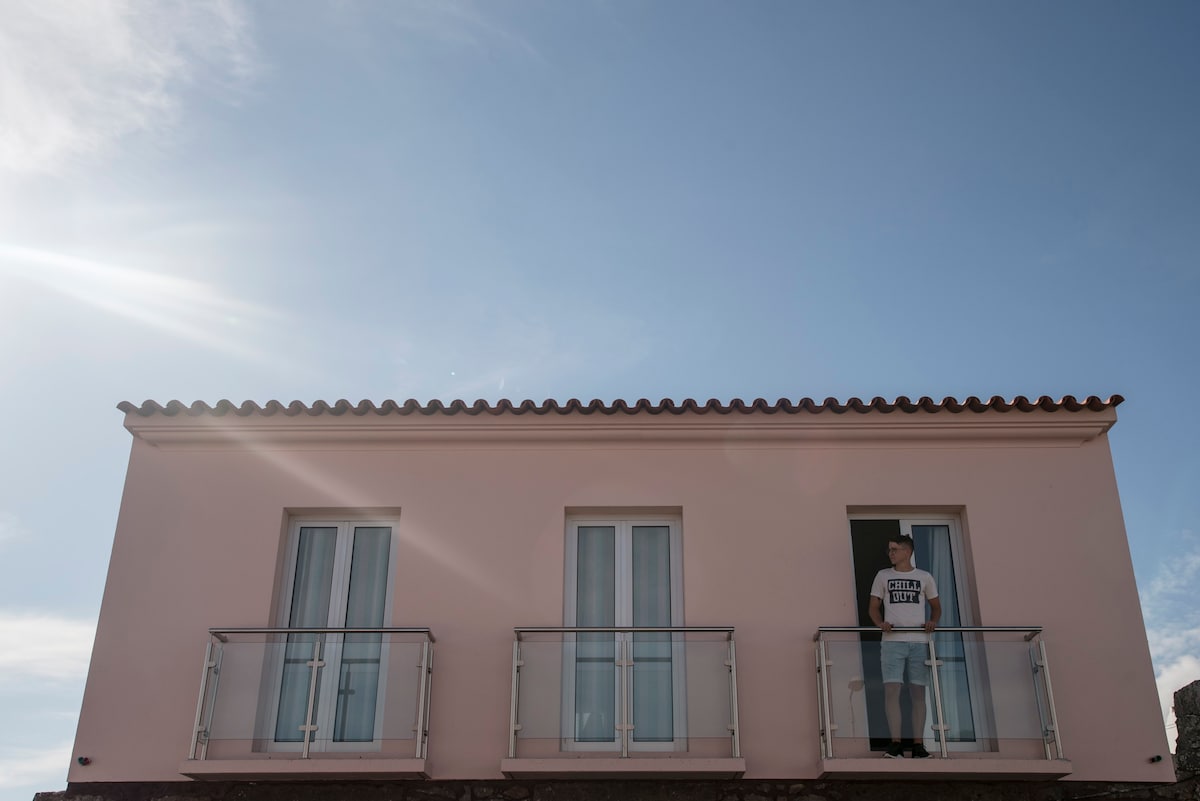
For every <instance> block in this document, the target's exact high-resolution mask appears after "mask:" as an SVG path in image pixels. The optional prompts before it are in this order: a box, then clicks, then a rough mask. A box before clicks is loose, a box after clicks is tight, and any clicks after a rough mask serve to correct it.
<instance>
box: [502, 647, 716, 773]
mask: <svg viewBox="0 0 1200 801" xmlns="http://www.w3.org/2000/svg"><path fill="white" fill-rule="evenodd" d="M520 649H521V651H520V653H521V662H522V664H521V668H520V672H519V674H518V698H519V700H518V703H517V715H516V718H517V725H518V726H519V728H518V730H517V741H518V748H517V750H518V756H520V757H529V758H535V757H536V758H545V757H552V756H568V757H586V756H613V755H615V754H617V753H619V752H620V751H621V729H620V728H619V727H620V726H621V725H623V724H629V725H631V726H632V729H631V730H630V733H629V744H628V748H629V750H630V751H631V752H638V753H636V755H637V756H653V755H656V754H657V755H660V756H665V755H669V754H672V753H675V754H678V753H681V752H682V753H687V754H688V755H692V756H728V755H729V753H730V748H731V746H730V741H731V728H730V726H731V720H732V718H731V702H732V699H731V696H730V671H729V667H728V665H727V661H728V659H729V643H728V642H727V641H726V640H725V635H724V634H721V633H718V634H715V635H714V634H709V633H700V634H697V633H687V634H685V633H682V632H639V633H636V634H635V633H632V632H629V633H621V634H609V633H604V634H597V633H565V634H564V633H540V632H537V633H528V634H523V635H522V639H521V641H520ZM622 654H627V655H628V657H629V661H630V664H629V665H627V666H622V665H621V661H622V658H623V657H622ZM622 684H624V693H622ZM622 698H624V699H625V701H624V703H625V708H624V709H622Z"/></svg>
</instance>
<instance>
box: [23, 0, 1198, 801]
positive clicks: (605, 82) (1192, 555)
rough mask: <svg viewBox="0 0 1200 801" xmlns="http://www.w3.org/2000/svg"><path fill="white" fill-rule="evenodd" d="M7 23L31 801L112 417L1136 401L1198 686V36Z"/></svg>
mask: <svg viewBox="0 0 1200 801" xmlns="http://www.w3.org/2000/svg"><path fill="white" fill-rule="evenodd" d="M0 5H2V6H3V15H4V20H5V22H4V24H3V25H2V26H0V52H3V53H4V54H5V58H4V59H3V61H0V381H2V382H3V392H0V412H3V414H2V416H0V419H2V420H3V421H4V422H3V423H2V424H0V452H2V453H3V454H5V458H4V459H3V460H0V461H2V463H0V634H3V639H4V641H5V648H4V649H3V652H2V653H0V703H3V704H4V706H5V709H6V716H5V718H6V720H8V721H9V722H10V724H9V725H7V726H5V727H3V729H2V730H0V798H4V799H7V798H13V799H27V798H29V797H31V796H32V793H33V792H34V791H36V790H46V789H56V788H60V787H62V786H63V784H64V781H65V772H66V764H67V762H68V760H69V758H70V750H69V749H70V742H71V739H72V737H73V733H74V717H75V715H76V714H77V712H78V704H79V698H80V694H81V691H82V682H83V678H84V673H85V672H86V660H87V654H88V650H89V648H90V643H91V636H92V631H93V628H94V621H95V617H96V614H97V612H98V608H99V603H100V595H101V591H102V588H103V583H104V575H105V569H106V564H107V560H108V554H109V549H110V547H111V544H112V534H113V529H114V526H115V522H116V514H117V508H118V504H119V501H120V495H121V487H122V482H123V474H124V468H125V461H126V459H127V454H128V449H129V435H128V434H127V433H126V432H125V431H124V429H123V428H122V427H121V419H122V418H121V415H120V413H119V412H117V411H116V410H115V408H114V407H115V405H116V403H117V402H119V401H121V400H131V401H134V402H141V401H142V400H144V399H147V398H152V399H156V400H159V401H164V402H165V401H166V400H169V399H172V398H178V399H181V400H184V401H189V402H190V401H192V400H197V399H203V400H207V401H210V402H215V401H216V400H218V399H221V398H229V399H232V400H234V401H241V400H245V399H252V400H256V401H259V402H265V401H267V400H270V399H273V398H274V399H281V400H284V401H289V400H292V399H300V400H303V401H306V402H311V401H313V400H317V399H324V400H329V401H333V400H337V399H338V398H348V399H350V400H352V401H357V400H360V399H363V398H367V399H371V400H375V401H382V400H384V399H387V398H395V399H397V400H403V399H405V398H409V397H415V398H417V399H420V400H428V399H432V398H440V399H444V400H448V399H451V398H465V399H468V400H473V399H475V398H480V397H481V398H486V399H489V400H496V399H499V398H502V397H507V398H513V399H521V398H532V399H535V400H542V399H545V398H556V399H560V400H565V399H567V398H570V397H578V398H583V399H590V398H601V399H604V400H613V399H616V398H626V399H629V400H634V399H637V398H640V397H647V398H650V399H653V400H658V399H660V398H664V397H666V398H673V399H676V400H682V399H684V398H687V397H694V398H699V399H704V398H708V397H716V398H719V399H722V400H729V399H731V398H735V397H740V398H746V399H752V398H755V397H765V398H768V399H772V400H774V399H776V398H780V397H787V398H792V399H796V398H800V397H803V396H812V397H815V398H818V399H821V398H824V397H827V396H834V397H838V398H842V399H845V398H848V397H851V396H859V397H864V398H869V397H872V396H875V395H881V396H884V397H887V398H894V397H896V396H898V395H909V396H912V397H918V396H921V395H930V396H932V397H935V398H939V399H940V398H942V397H944V396H946V395H951V396H956V397H960V398H962V397H965V396H968V395H980V396H985V397H986V396H990V395H993V394H1000V395H1003V396H1005V397H1012V396H1014V395H1018V394H1025V395H1031V396H1037V395H1042V394H1047V395H1051V396H1054V397H1059V396H1061V395H1064V394H1074V395H1077V396H1085V395H1089V394H1097V395H1101V396H1107V395H1109V394H1112V393H1120V394H1122V395H1125V396H1126V397H1127V399H1128V400H1127V402H1126V403H1125V404H1123V405H1122V406H1121V407H1120V409H1119V414H1120V422H1119V423H1118V425H1117V426H1116V428H1115V429H1114V430H1113V432H1112V435H1111V442H1112V448H1113V453H1114V458H1115V462H1116V468H1117V476H1118V481H1119V484H1120V488H1121V495H1122V501H1123V504H1124V508H1125V514H1126V522H1127V526H1128V529H1129V534H1130V547H1131V550H1132V553H1133V559H1134V564H1135V568H1136V571H1137V576H1138V581H1139V587H1140V589H1141V592H1142V597H1143V606H1144V611H1145V614H1146V618H1147V628H1148V631H1149V634H1150V640H1151V644H1152V649H1153V651H1154V656H1155V663H1156V670H1157V672H1158V674H1159V676H1160V685H1161V687H1162V689H1163V692H1164V693H1167V692H1169V691H1170V690H1173V689H1175V688H1176V687H1178V686H1181V685H1182V684H1184V683H1186V682H1187V681H1190V680H1191V679H1194V678H1200V613H1197V612H1196V605H1195V602H1194V598H1193V597H1191V595H1192V593H1191V588H1192V587H1194V586H1196V584H1197V583H1198V582H1200V525H1198V524H1197V522H1196V520H1197V518H1198V516H1200V492H1198V491H1197V489H1198V486H1200V456H1198V455H1197V454H1200V423H1198V422H1197V415H1196V412H1195V410H1194V409H1193V407H1194V406H1195V405H1196V399H1197V398H1198V397H1200V376H1198V371H1197V365H1198V364H1200V345H1198V342H1200V322H1197V320H1198V317H1200V316H1198V315H1197V313H1196V311H1195V307H1196V306H1197V302H1198V301H1200V149H1198V148H1197V146H1196V143H1197V142H1200V104H1198V103H1197V102H1196V94H1195V93H1196V87H1197V86H1200V48H1197V47H1196V46H1195V42H1196V41H1197V36H1198V35H1200V6H1197V5H1196V4H1195V3H1188V2H1178V3H1172V2H1155V3H1152V4H1132V3H1112V2H1060V3H1052V4H1047V3H1040V2H1010V3H1003V4H1000V3H994V4H983V3H952V2H940V3H918V2H914V3H905V4H883V3H840V4H832V3H802V2H756V3H739V4H733V3H709V2H700V1H699V0H695V1H693V0H689V1H688V2H683V1H682V0H680V1H678V2H656V3H635V2H606V1H603V0H595V1H594V2H586V1H584V0H581V2H573V3H558V2H550V1H549V0H544V1H542V2H536V1H534V0H528V1H526V2H515V1H513V2H491V3H466V2H396V3H389V4H383V3H366V2H354V1H353V0H342V1H341V2H332V1H331V2H315V0H308V1H306V2H297V3H287V4H281V3H276V4H265V3H264V4H254V3H249V4H248V3H243V2H240V0H224V2H213V3H210V4H200V3H191V2H185V0H164V1H163V2H151V0H129V2H123V3H116V2H101V1H100V0H93V1H92V2H89V3H76V2H72V1H71V0H39V2H37V3H25V2H21V0H4V1H3V2H2V3H0ZM68 511H69V512H70V514H66V512H68ZM1080 547H1081V548H1082V547H1087V545H1086V543H1081V544H1080ZM1035 557H1036V555H1031V558H1035ZM1173 738H1174V735H1173V732H1172V734H1171V739H1172V740H1173Z"/></svg>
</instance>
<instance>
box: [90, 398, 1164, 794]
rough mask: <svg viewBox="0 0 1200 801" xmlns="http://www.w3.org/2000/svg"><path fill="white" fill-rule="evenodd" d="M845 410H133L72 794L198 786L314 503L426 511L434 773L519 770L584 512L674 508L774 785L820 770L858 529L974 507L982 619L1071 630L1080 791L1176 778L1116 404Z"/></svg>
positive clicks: (414, 582) (703, 610) (421, 543)
mask: <svg viewBox="0 0 1200 801" xmlns="http://www.w3.org/2000/svg"><path fill="white" fill-rule="evenodd" d="M832 417H833V416H831V415H824V416H822V415H815V414H806V415H795V416H788V417H787V418H786V419H784V418H783V417H781V416H765V415H748V416H736V415H735V416H731V417H716V416H713V415H683V416H674V417H670V418H669V419H668V418H667V417H658V418H652V419H646V416H642V417H640V418H638V417H635V418H628V417H623V416H618V417H605V416H599V415H597V416H583V415H574V416H565V417H563V416H553V417H539V418H535V419H530V418H529V417H528V416H517V415H508V416H500V417H496V418H492V419H490V420H487V421H480V420H479V419H478V418H453V417H437V416H434V417H432V418H422V419H419V420H414V419H411V418H398V417H393V418H378V419H374V420H371V421H366V422H364V421H363V420H362V418H353V419H352V418H350V417H341V418H333V417H330V416H329V415H324V416H315V417H301V418H287V419H282V418H278V417H276V418H255V417H250V418H233V417H230V418H226V419H214V418H195V419H183V418H166V417H162V416H158V417H154V416H151V417H147V418H141V417H138V416H137V415H133V414H131V415H130V417H129V419H128V420H127V424H128V425H130V426H131V427H132V428H133V429H134V430H135V433H136V435H137V438H135V440H134V443H133V451H132V455H131V459H130V465H129V474H128V479H127V483H126V488H125V495H124V498H123V501H122V505H121V512H120V519H119V523H118V528H117V533H116V538H115V542H114V547H113V555H112V562H111V566H110V570H109V576H108V583H107V587H106V591H105V595H104V602H103V607H102V611H101V616H100V623H99V629H98V632H97V639H96V645H95V650H94V653H93V657H92V665H91V672H90V675H89V679H88V684H87V689H86V693H85V697H84V703H83V709H82V715H81V719H80V722H79V729H78V735H77V740H76V745H75V755H77V756H78V755H86V756H88V757H89V758H90V759H91V760H92V764H91V765H89V766H86V767H81V766H79V765H77V764H73V765H72V768H71V773H70V776H69V779H70V781H73V782H85V781H86V782H91V781H173V780H183V777H182V776H181V775H180V774H179V765H180V762H181V760H182V759H183V758H184V756H185V754H186V751H187V747H188V742H189V738H190V734H191V732H190V727H191V724H192V720H193V715H194V713H195V705H196V691H197V684H198V679H199V673H200V661H201V657H202V654H203V649H204V644H205V642H206V640H207V636H206V631H207V629H208V628H209V627H213V626H266V625H272V624H274V623H276V620H275V619H273V617H272V610H273V604H274V602H275V597H276V594H277V592H278V588H277V586H276V582H277V573H278V566H279V563H280V554H281V548H282V547H283V541H284V521H285V520H286V518H287V515H288V512H289V510H299V509H331V510H333V509H346V508H388V509H396V510H399V526H400V528H399V561H398V566H397V573H396V585H395V592H394V604H393V609H392V623H393V625H412V626H429V627H431V628H432V629H433V631H434V633H435V634H436V636H437V640H438V642H437V661H436V674H435V675H436V678H435V680H434V684H433V698H432V721H431V739H430V745H429V758H428V768H429V772H430V774H431V777H432V778H447V779H449V778H464V779H486V778H499V777H500V769H499V766H500V760H501V758H502V757H503V756H504V755H505V751H506V747H507V725H508V716H509V710H508V703H509V682H510V658H511V647H512V638H513V634H512V629H513V627H514V626H538V625H542V626H556V625H561V624H562V622H563V563H564V514H565V510H567V509H569V508H582V507H602V508H611V509H621V508H634V507H673V508H678V509H681V510H682V532H683V533H682V541H683V570H684V604H685V622H686V623H687V624H688V625H695V626H708V625H711V626H718V625H728V626H735V627H736V629H737V635H736V636H737V647H738V673H739V696H740V699H739V700H740V712H741V715H740V721H741V730H742V733H741V738H742V752H743V755H744V756H745V759H746V766H747V772H746V776H747V777H748V778H787V777H797V778H802V777H814V776H816V775H818V774H819V772H820V765H819V759H818V748H817V744H816V739H817V710H816V698H815V692H814V689H813V684H814V682H813V670H814V669H813V656H812V642H811V636H812V634H813V632H814V630H815V629H816V628H817V626H819V625H839V624H840V625H853V624H855V623H856V622H857V621H856V612H855V599H854V589H853V576H852V570H851V562H850V556H849V530H848V523H847V515H848V512H850V511H854V510H859V509H865V508H877V509H888V510H893V511H899V512H904V511H911V512H922V511H925V512H928V511H955V512H957V513H958V514H959V515H960V516H961V520H962V523H963V525H964V528H965V535H966V537H967V539H968V542H969V548H970V552H971V562H972V564H971V569H972V570H973V575H974V581H975V588H976V595H977V597H978V599H979V606H980V620H979V621H978V622H979V623H981V624H984V625H1025V624H1036V625H1041V626H1043V627H1044V628H1045V638H1046V641H1047V642H1048V644H1049V646H1050V648H1051V649H1052V654H1053V669H1054V675H1055V682H1056V685H1055V691H1056V700H1057V705H1058V712H1059V717H1060V722H1061V726H1062V732H1063V738H1064V741H1065V743H1066V748H1067V751H1068V756H1069V757H1070V758H1071V760H1072V763H1073V765H1074V774H1073V775H1072V776H1071V778H1072V779H1079V780H1123V781H1169V780H1171V779H1172V774H1171V768H1170V763H1169V760H1168V761H1166V762H1165V763H1159V764H1151V763H1150V762H1149V761H1148V758H1149V757H1151V756H1153V755H1155V754H1166V753H1167V743H1166V737H1165V734H1164V732H1163V727H1162V720H1161V718H1160V716H1159V711H1158V705H1157V702H1156V693H1155V687H1154V677H1153V674H1152V670H1151V665H1150V658H1149V653H1148V649H1147V645H1146V638H1145V634H1144V630H1143V626H1142V619H1141V611H1140V607H1139V603H1138V597H1137V591H1136V588H1135V585H1134V577H1133V570H1132V566H1131V561H1130V557H1129V550H1128V545H1127V542H1126V535H1125V529H1124V524H1123V521H1122V515H1121V509H1120V504H1119V500H1118V495H1117V488H1116V484H1115V479H1114V474H1113V468H1112V463H1111V458H1110V454H1109V447H1108V442H1107V438H1106V436H1105V434H1104V433H1103V432H1104V431H1106V430H1107V427H1108V426H1109V425H1111V423H1112V421H1113V420H1115V413H1114V412H1113V410H1111V409H1108V410H1105V411H1102V412H1090V411H1081V412H1074V413H1069V412H1066V411H1062V410H1059V411H1055V412H1046V411H1040V410H1039V411H1033V412H1022V413H1017V412H1009V413H1007V414H1002V413H998V412H986V413H972V414H969V415H968V416H966V417H964V416H963V415H952V414H949V413H946V412H941V413H936V414H930V413H926V412H922V413H919V414H917V415H904V416H901V415H879V414H866V415H854V416H852V417H839V418H838V419H836V420H832V419H831V418H832ZM885 418H886V419H885ZM356 427H357V428H356ZM359 429H361V430H359ZM1014 586H1019V587H1020V591H1014Z"/></svg>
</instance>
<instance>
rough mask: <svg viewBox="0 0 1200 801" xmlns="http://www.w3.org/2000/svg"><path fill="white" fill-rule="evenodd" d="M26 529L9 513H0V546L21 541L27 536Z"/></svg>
mask: <svg viewBox="0 0 1200 801" xmlns="http://www.w3.org/2000/svg"><path fill="white" fill-rule="evenodd" d="M28 533H29V532H28V529H26V528H25V526H24V525H23V524H22V523H21V521H20V520H18V519H17V516H16V515H14V514H12V513H11V512H0V545H4V544H5V543H8V542H15V541H16V540H21V539H24V538H25V537H26V535H27V534H28Z"/></svg>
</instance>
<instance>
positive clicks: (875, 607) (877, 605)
mask: <svg viewBox="0 0 1200 801" xmlns="http://www.w3.org/2000/svg"><path fill="white" fill-rule="evenodd" d="M867 614H868V615H869V616H870V617H871V622H872V623H874V624H875V625H876V626H879V628H881V629H883V630H884V631H891V630H892V624H891V623H888V622H887V621H886V620H884V619H883V599H882V598H880V597H879V596H878V595H872V596H871V605H870V607H868V608H867Z"/></svg>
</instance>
